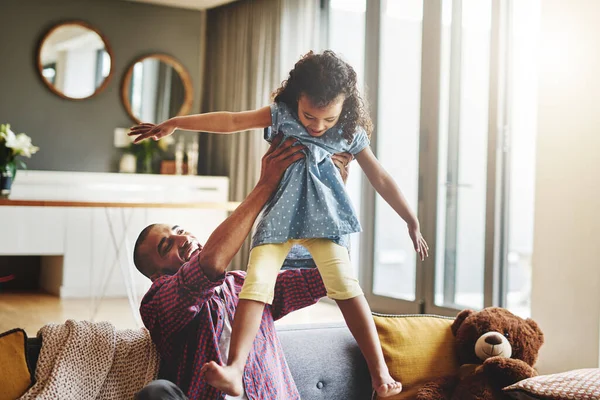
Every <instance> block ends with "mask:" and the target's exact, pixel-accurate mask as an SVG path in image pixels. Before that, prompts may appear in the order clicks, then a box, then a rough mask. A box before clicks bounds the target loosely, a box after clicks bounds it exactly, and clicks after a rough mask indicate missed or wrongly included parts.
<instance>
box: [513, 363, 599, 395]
mask: <svg viewBox="0 0 600 400" xmlns="http://www.w3.org/2000/svg"><path fill="white" fill-rule="evenodd" d="M503 390H504V392H506V394H507V395H509V396H510V397H512V398H513V399H522V400H528V399H548V400H562V399H565V400H566V399H577V400H594V399H598V398H600V369H599V368H588V369H577V370H573V371H567V372H562V373H559V374H552V375H539V376H535V377H533V378H529V379H524V380H522V381H520V382H517V383H515V384H514V385H511V386H508V387H505V388H504V389H503Z"/></svg>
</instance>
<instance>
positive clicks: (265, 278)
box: [240, 239, 363, 304]
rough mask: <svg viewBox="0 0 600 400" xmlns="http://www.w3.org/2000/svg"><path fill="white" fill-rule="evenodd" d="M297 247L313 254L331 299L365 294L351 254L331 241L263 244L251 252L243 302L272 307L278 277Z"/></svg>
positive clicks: (296, 240)
mask: <svg viewBox="0 0 600 400" xmlns="http://www.w3.org/2000/svg"><path fill="white" fill-rule="evenodd" d="M294 244H301V245H302V246H304V247H306V249H307V250H308V251H309V252H310V254H311V255H312V257H313V259H314V260H315V264H317V268H318V269H319V272H320V273H321V278H322V279H323V283H324V284H325V287H326V288H327V296H328V297H330V298H332V299H334V300H347V299H351V298H354V297H356V296H360V295H361V294H363V292H362V289H361V288H360V286H359V284H358V280H357V279H356V278H354V277H353V276H352V266H351V264H350V257H349V256H348V250H347V249H346V248H345V247H343V246H340V245H338V244H336V243H334V242H332V241H331V240H329V239H292V240H288V241H287V242H285V243H275V244H263V245H260V246H256V247H255V248H253V249H252V251H251V252H250V261H248V272H247V275H246V281H245V282H244V286H243V287H242V291H241V292H240V299H246V300H255V301H260V302H262V303H268V304H271V303H272V302H273V295H274V291H275V281H276V280H277V274H278V273H279V270H280V269H281V266H282V265H283V262H284V261H285V258H286V256H287V255H288V253H289V251H290V249H291V248H292V246H293V245H294Z"/></svg>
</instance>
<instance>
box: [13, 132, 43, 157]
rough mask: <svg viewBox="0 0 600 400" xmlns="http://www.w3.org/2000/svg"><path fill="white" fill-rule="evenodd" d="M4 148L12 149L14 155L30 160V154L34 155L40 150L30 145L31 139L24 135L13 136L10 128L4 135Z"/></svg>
mask: <svg viewBox="0 0 600 400" xmlns="http://www.w3.org/2000/svg"><path fill="white" fill-rule="evenodd" d="M6 147H8V148H10V149H13V153H14V154H15V155H17V156H18V155H22V156H25V157H28V158H31V155H32V154H35V153H36V152H37V151H38V150H39V149H40V148H39V147H36V146H34V145H33V144H32V143H31V138H30V137H29V136H27V135H26V134H24V133H19V134H18V135H15V133H14V132H13V131H11V130H10V128H9V129H8V130H7V134H6Z"/></svg>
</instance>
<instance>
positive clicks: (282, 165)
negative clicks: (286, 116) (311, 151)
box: [199, 135, 305, 280]
mask: <svg viewBox="0 0 600 400" xmlns="http://www.w3.org/2000/svg"><path fill="white" fill-rule="evenodd" d="M282 138H283V135H277V136H276V137H275V138H274V139H273V143H272V144H271V147H270V148H269V150H268V151H267V153H266V154H265V155H264V157H263V159H262V170H261V175H260V180H259V181H258V184H257V185H256V187H255V188H254V189H253V190H252V192H250V194H249V195H248V197H246V199H245V200H244V201H242V204H240V205H239V207H238V208H236V209H235V211H233V213H231V215H230V216H229V217H228V218H227V219H226V220H225V221H223V222H222V223H221V224H220V225H219V226H218V227H217V228H216V229H215V231H214V232H213V233H212V234H211V235H210V237H209V238H208V240H207V241H206V245H205V246H204V248H203V249H202V251H201V252H200V255H199V262H200V265H201V266H202V268H203V270H204V272H205V274H206V276H208V278H209V279H211V280H216V279H217V278H218V277H220V276H221V275H222V274H223V272H224V271H225V269H226V268H227V266H228V265H229V263H230V262H231V260H232V259H233V256H235V254H236V253H237V252H238V250H239V249H240V247H241V246H242V244H243V243H244V240H245V239H246V236H248V234H249V233H250V231H251V230H252V225H254V221H255V220H256V217H258V214H259V213H260V211H261V209H262V208H263V206H264V205H265V203H266V202H267V201H269V198H271V196H272V195H273V193H274V192H275V190H276V189H277V186H278V185H279V181H280V180H281V177H282V176H283V174H284V173H285V170H286V169H287V168H288V167H289V166H290V165H291V164H292V163H294V162H296V161H298V160H299V159H301V158H303V157H304V153H303V152H302V150H304V149H305V147H304V146H300V145H296V146H294V143H296V140H295V139H286V140H285V141H284V142H283V143H281V140H282ZM280 144H281V145H280Z"/></svg>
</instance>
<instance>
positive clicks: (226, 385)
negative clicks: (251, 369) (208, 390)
mask: <svg viewBox="0 0 600 400" xmlns="http://www.w3.org/2000/svg"><path fill="white" fill-rule="evenodd" d="M200 373H201V374H202V375H204V377H205V378H206V381H207V382H208V384H209V385H210V386H212V387H214V388H216V389H219V390H220V391H221V392H224V393H225V394H227V395H229V396H240V395H241V394H242V391H243V389H244V387H243V386H242V373H243V370H242V371H240V370H239V369H238V368H235V367H231V366H221V365H219V364H217V363H216V362H214V361H211V362H208V363H206V364H204V365H203V366H202V369H201V370H200Z"/></svg>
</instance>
